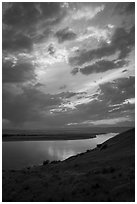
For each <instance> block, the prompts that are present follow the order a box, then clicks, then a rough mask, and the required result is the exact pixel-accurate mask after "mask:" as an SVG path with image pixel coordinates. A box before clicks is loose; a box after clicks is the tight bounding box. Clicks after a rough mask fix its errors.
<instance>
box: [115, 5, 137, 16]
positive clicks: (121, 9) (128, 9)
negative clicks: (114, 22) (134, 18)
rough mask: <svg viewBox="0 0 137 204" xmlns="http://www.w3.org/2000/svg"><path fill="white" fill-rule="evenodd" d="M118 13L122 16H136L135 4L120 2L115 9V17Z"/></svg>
mask: <svg viewBox="0 0 137 204" xmlns="http://www.w3.org/2000/svg"><path fill="white" fill-rule="evenodd" d="M116 13H118V14H120V15H123V14H125V15H127V14H129V15H130V14H132V15H134V13H135V2H123V3H122V2H119V3H117V4H116V6H115V9H114V13H113V14H114V15H115V14H116Z"/></svg>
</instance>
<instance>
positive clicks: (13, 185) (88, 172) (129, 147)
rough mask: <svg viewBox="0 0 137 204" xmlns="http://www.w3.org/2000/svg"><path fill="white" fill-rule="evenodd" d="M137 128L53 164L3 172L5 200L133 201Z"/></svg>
mask: <svg viewBox="0 0 137 204" xmlns="http://www.w3.org/2000/svg"><path fill="white" fill-rule="evenodd" d="M134 174H135V129H132V130H129V131H127V132H124V133H121V134H119V135H117V136H115V137H114V138H111V139H109V140H108V141H106V142H105V143H103V144H102V145H99V147H97V148H96V149H94V150H90V151H89V150H88V151H87V152H86V153H82V154H79V155H76V156H73V157H70V158H69V159H67V160H65V161H62V162H59V163H55V164H54V163H53V164H47V165H44V166H38V167H33V168H26V169H23V170H18V171H17V170H16V171H15V170H12V171H3V180H2V182H3V189H2V193H3V194H2V199H3V201H24V202H25V201H36V202H38V201H39V202H40V201H43V202H44V201H95V202H96V201H100V202H101V201H119V202H120V201H122V202H125V201H128V202H129V201H134V200H135V175H134Z"/></svg>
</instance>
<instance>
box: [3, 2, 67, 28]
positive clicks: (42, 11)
mask: <svg viewBox="0 0 137 204" xmlns="http://www.w3.org/2000/svg"><path fill="white" fill-rule="evenodd" d="M64 15H65V12H64V11H63V10H62V9H61V4H60V3H57V2H47V3H34V2H14V3H12V7H10V8H9V9H7V10H6V12H5V13H4V16H3V23H5V24H7V25H9V26H12V27H13V28H16V29H25V30H30V29H32V28H33V26H34V25H36V24H37V23H38V22H39V21H41V20H45V21H46V20H49V19H50V22H49V24H50V25H51V24H52V23H56V22H58V21H59V20H61V18H62V17H63V16H64Z"/></svg>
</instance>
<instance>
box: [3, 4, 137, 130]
mask: <svg viewBox="0 0 137 204" xmlns="http://www.w3.org/2000/svg"><path fill="white" fill-rule="evenodd" d="M2 6H3V8H2V95H3V96H2V118H3V119H2V126H3V128H6V129H11V128H13V129H16V128H17V129H18V128H20V129H56V128H72V127H73V128H79V127H101V126H103V127H108V126H134V121H135V5H134V3H132V2H130V3H128V2H122V3H120V2H109V3H108V2H106V3H103V2H100V3H99V2H94V3H93V2H92V3H91V2H86V3H84V2H76V3H75V2H71V3H70V2H68V3H67V2H65V3H64V2H61V3H59V2H42V3H39V2H34V3H33V2H25V3H22V2H14V3H12V2H10V3H7V2H4V3H3V5H2Z"/></svg>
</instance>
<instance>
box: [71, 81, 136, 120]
mask: <svg viewBox="0 0 137 204" xmlns="http://www.w3.org/2000/svg"><path fill="white" fill-rule="evenodd" d="M98 90H100V91H101V92H100V93H99V94H97V99H95V100H93V101H91V102H90V103H88V104H80V105H78V106H77V108H76V109H75V110H74V111H73V112H72V114H71V118H69V115H68V121H69V122H72V123H73V122H74V123H75V122H78V123H80V122H83V121H86V120H103V119H105V120H106V119H109V118H117V117H123V116H124V117H125V115H126V116H127V115H128V114H129V116H131V115H132V114H133V115H134V104H129V103H127V104H123V105H121V106H116V107H119V109H117V110H114V111H112V112H109V111H111V110H112V109H114V108H116V107H111V106H113V105H116V104H122V103H123V102H124V101H125V100H126V99H130V98H134V96H135V77H129V78H121V79H117V80H115V81H113V82H110V83H105V84H102V85H100V87H99V89H98ZM132 111H133V112H132ZM125 112H126V113H125Z"/></svg>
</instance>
